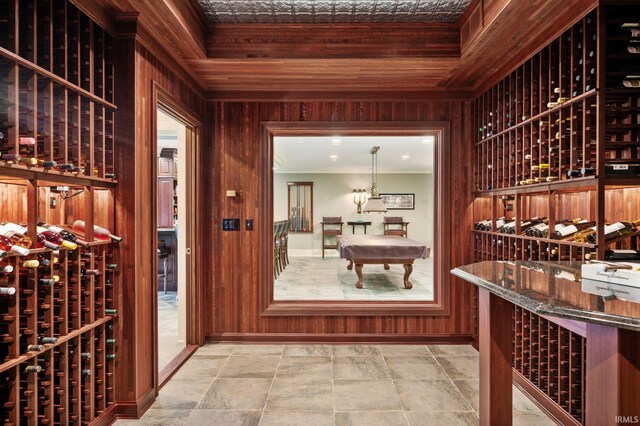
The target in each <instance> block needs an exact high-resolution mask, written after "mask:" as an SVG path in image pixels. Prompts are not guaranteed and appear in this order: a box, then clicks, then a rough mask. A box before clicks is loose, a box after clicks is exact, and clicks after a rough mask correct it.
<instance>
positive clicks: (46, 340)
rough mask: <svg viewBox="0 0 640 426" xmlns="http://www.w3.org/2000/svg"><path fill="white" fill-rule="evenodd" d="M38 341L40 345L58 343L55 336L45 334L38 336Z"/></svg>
mask: <svg viewBox="0 0 640 426" xmlns="http://www.w3.org/2000/svg"><path fill="white" fill-rule="evenodd" d="M38 343H39V344H41V345H46V344H52V345H55V344H56V343H58V338H57V337H46V336H38Z"/></svg>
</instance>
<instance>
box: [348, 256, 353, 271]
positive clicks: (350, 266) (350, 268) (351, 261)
mask: <svg viewBox="0 0 640 426" xmlns="http://www.w3.org/2000/svg"><path fill="white" fill-rule="evenodd" d="M347 262H349V263H347V269H348V270H349V271H350V270H352V269H353V260H351V259H349V260H347Z"/></svg>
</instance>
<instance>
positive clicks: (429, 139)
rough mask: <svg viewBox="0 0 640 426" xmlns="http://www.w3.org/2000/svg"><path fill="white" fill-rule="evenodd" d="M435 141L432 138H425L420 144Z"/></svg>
mask: <svg viewBox="0 0 640 426" xmlns="http://www.w3.org/2000/svg"><path fill="white" fill-rule="evenodd" d="M434 140H435V138H434V137H433V136H427V137H426V138H425V139H422V143H431V142H433V141H434Z"/></svg>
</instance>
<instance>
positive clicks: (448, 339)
mask: <svg viewBox="0 0 640 426" xmlns="http://www.w3.org/2000/svg"><path fill="white" fill-rule="evenodd" d="M205 340H206V342H207V343H223V342H259V343H315V344H318V343H326V344H331V343H406V344H411V343H413V344H432V345H436V344H454V345H468V344H472V343H473V341H474V338H473V336H472V335H466V334H437V335H425V334H367V333H359V334H307V333H291V334H280V333H222V334H219V335H209V336H206V337H205Z"/></svg>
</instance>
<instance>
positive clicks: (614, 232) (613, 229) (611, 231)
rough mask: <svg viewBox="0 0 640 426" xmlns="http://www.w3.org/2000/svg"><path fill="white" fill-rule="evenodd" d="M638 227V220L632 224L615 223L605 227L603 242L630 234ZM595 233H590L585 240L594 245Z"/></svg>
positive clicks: (639, 221)
mask: <svg viewBox="0 0 640 426" xmlns="http://www.w3.org/2000/svg"><path fill="white" fill-rule="evenodd" d="M638 226H640V219H638V220H634V221H633V222H631V223H629V222H616V223H612V224H611V225H605V227H604V240H605V242H607V241H609V240H612V239H614V238H617V237H620V236H623V235H627V234H630V233H631V232H633V231H635V229H636V228H637V227H638ZM596 239H597V236H596V233H595V232H593V233H590V234H589V235H587V237H586V240H587V241H588V242H589V243H591V244H596Z"/></svg>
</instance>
